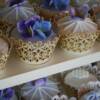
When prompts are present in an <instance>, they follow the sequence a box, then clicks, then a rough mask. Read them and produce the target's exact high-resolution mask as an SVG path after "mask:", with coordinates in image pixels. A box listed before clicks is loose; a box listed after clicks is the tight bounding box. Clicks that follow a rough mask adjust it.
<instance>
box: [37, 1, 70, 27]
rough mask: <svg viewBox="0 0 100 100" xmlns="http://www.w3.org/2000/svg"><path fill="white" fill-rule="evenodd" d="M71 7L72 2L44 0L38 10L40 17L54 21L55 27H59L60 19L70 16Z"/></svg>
mask: <svg viewBox="0 0 100 100" xmlns="http://www.w3.org/2000/svg"><path fill="white" fill-rule="evenodd" d="M37 5H38V4H37ZM36 7H37V6H36ZM69 7H70V0H42V1H41V3H40V5H39V7H38V9H37V8H36V10H37V12H38V13H39V15H40V16H42V17H43V18H45V19H48V20H52V22H53V23H54V25H55V26H57V20H58V19H60V18H63V17H64V16H67V15H69V12H68V9H69Z"/></svg>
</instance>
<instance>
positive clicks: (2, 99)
mask: <svg viewBox="0 0 100 100" xmlns="http://www.w3.org/2000/svg"><path fill="white" fill-rule="evenodd" d="M13 94H14V90H13V89H12V88H8V89H5V90H0V100H10V99H11V98H12V97H13Z"/></svg>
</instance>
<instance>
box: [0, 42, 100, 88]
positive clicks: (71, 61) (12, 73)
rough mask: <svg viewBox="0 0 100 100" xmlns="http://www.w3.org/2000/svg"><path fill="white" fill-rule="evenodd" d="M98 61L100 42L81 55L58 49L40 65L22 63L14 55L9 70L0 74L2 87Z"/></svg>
mask: <svg viewBox="0 0 100 100" xmlns="http://www.w3.org/2000/svg"><path fill="white" fill-rule="evenodd" d="M96 61H100V43H99V42H97V43H96V45H95V46H94V48H93V49H92V50H91V51H89V52H87V53H84V54H81V55H72V54H68V53H65V52H63V51H62V50H61V49H57V50H56V51H55V53H54V56H53V57H52V58H51V60H50V61H49V62H47V63H45V64H42V65H38V66H37V65H28V64H25V63H22V62H21V61H19V60H18V59H17V58H15V57H13V56H12V57H11V58H10V59H9V61H8V64H7V71H6V72H5V74H4V75H0V89H4V88H8V87H13V86H17V85H20V84H23V83H26V82H29V81H32V80H36V79H39V78H43V77H47V76H49V75H53V74H56V73H59V72H63V71H67V70H70V69H73V68H78V67H80V66H83V65H86V64H89V63H92V62H96Z"/></svg>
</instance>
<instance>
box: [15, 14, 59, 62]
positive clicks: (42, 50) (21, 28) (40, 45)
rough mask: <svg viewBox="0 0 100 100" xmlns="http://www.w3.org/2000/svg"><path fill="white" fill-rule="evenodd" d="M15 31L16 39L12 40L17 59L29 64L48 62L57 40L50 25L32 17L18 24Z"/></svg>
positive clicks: (56, 35)
mask: <svg viewBox="0 0 100 100" xmlns="http://www.w3.org/2000/svg"><path fill="white" fill-rule="evenodd" d="M17 29H18V34H17V36H16V37H17V38H16V40H15V38H14V39H13V40H14V44H15V50H16V52H17V55H18V56H19V58H20V59H21V60H22V61H24V62H26V63H29V64H42V63H45V62H47V61H49V59H50V58H51V57H52V55H53V53H54V50H55V47H56V45H57V42H58V40H59V37H58V34H56V33H55V32H54V31H53V29H52V23H51V22H50V21H46V20H43V19H41V18H40V17H39V16H33V17H32V18H30V19H28V20H21V21H20V22H18V24H17ZM13 33H14V32H13ZM14 35H15V34H14Z"/></svg>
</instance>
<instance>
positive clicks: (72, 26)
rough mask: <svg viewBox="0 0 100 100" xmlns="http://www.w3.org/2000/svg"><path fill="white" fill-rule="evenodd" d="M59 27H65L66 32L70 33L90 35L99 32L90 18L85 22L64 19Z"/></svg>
mask: <svg viewBox="0 0 100 100" xmlns="http://www.w3.org/2000/svg"><path fill="white" fill-rule="evenodd" d="M59 27H63V28H64V31H67V32H68V33H84V32H85V33H88V32H96V31H97V24H95V23H94V22H93V21H92V20H91V19H90V18H85V19H84V20H82V19H71V18H64V19H62V20H60V21H59Z"/></svg>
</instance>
